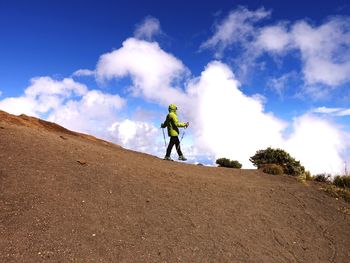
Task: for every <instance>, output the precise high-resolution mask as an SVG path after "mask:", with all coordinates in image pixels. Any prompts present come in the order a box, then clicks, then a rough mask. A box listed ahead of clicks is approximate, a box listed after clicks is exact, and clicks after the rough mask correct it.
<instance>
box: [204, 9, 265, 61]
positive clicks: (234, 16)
mask: <svg viewBox="0 0 350 263" xmlns="http://www.w3.org/2000/svg"><path fill="white" fill-rule="evenodd" d="M269 16H270V12H269V11H267V10H265V9H264V8H260V9H257V10H256V11H249V10H248V9H246V8H244V7H239V8H237V9H236V10H233V11H231V12H230V14H229V15H228V16H227V17H226V18H225V19H223V21H222V22H221V23H219V24H217V25H216V26H215V32H214V35H213V36H212V37H211V38H209V39H208V40H207V41H205V42H204V43H203V44H202V45H201V48H202V49H203V48H211V49H215V55H216V57H221V55H222V52H223V51H224V50H225V49H226V48H228V47H230V46H231V45H234V44H245V42H248V41H249V40H251V38H252V37H254V35H255V34H256V32H255V27H254V24H255V23H257V22H259V21H261V20H263V19H265V18H267V17H269Z"/></svg>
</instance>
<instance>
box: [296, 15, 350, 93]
mask: <svg viewBox="0 0 350 263" xmlns="http://www.w3.org/2000/svg"><path fill="white" fill-rule="evenodd" d="M349 26H350V19H349V18H344V19H342V18H333V19H330V20H329V21H328V22H326V23H324V24H322V25H320V26H319V27H313V26H311V25H310V24H308V23H307V22H305V21H300V22H297V23H295V24H294V25H293V27H292V30H291V35H292V38H293V43H294V46H295V47H296V48H297V49H299V50H300V52H301V55H302V59H303V63H304V65H303V73H304V76H305V80H306V82H307V83H308V84H315V83H321V84H325V85H329V86H338V85H341V84H344V83H345V82H348V81H350V30H349Z"/></svg>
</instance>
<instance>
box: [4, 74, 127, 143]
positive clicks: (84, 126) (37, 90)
mask: <svg viewBox="0 0 350 263" xmlns="http://www.w3.org/2000/svg"><path fill="white" fill-rule="evenodd" d="M124 105H125V100H124V99H122V98H121V97H120V96H118V95H112V94H105V93H102V92H101V91H98V90H89V89H88V88H87V87H86V86H85V85H83V84H81V83H79V82H76V81H74V80H73V79H71V78H65V79H63V80H55V79H52V78H50V77H39V78H33V79H32V80H31V85H30V86H29V87H27V88H26V89H25V91H24V94H23V95H22V96H19V97H11V98H5V99H3V100H1V101H0V109H2V110H5V111H7V112H9V113H12V114H15V115H19V114H27V115H30V116H35V117H39V118H43V119H48V120H50V121H53V122H56V123H58V124H60V125H63V126H65V127H66V128H69V129H72V130H75V131H80V132H87V133H92V134H94V135H97V136H100V137H103V138H108V127H109V126H110V125H112V124H113V123H114V122H115V121H116V119H117V118H116V114H117V111H118V110H120V109H121V108H122V107H123V106H124Z"/></svg>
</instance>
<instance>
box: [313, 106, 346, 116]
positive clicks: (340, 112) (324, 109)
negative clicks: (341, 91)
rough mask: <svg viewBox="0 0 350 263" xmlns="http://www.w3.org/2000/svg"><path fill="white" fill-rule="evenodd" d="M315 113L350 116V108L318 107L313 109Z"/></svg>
mask: <svg viewBox="0 0 350 263" xmlns="http://www.w3.org/2000/svg"><path fill="white" fill-rule="evenodd" d="M312 112H314V113H322V114H331V115H335V116H350V109H344V108H328V107H318V108H316V109H314V110H312Z"/></svg>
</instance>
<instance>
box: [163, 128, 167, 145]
mask: <svg viewBox="0 0 350 263" xmlns="http://www.w3.org/2000/svg"><path fill="white" fill-rule="evenodd" d="M162 131H163V138H164V146H165V148H166V139H165V133H164V128H162Z"/></svg>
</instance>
